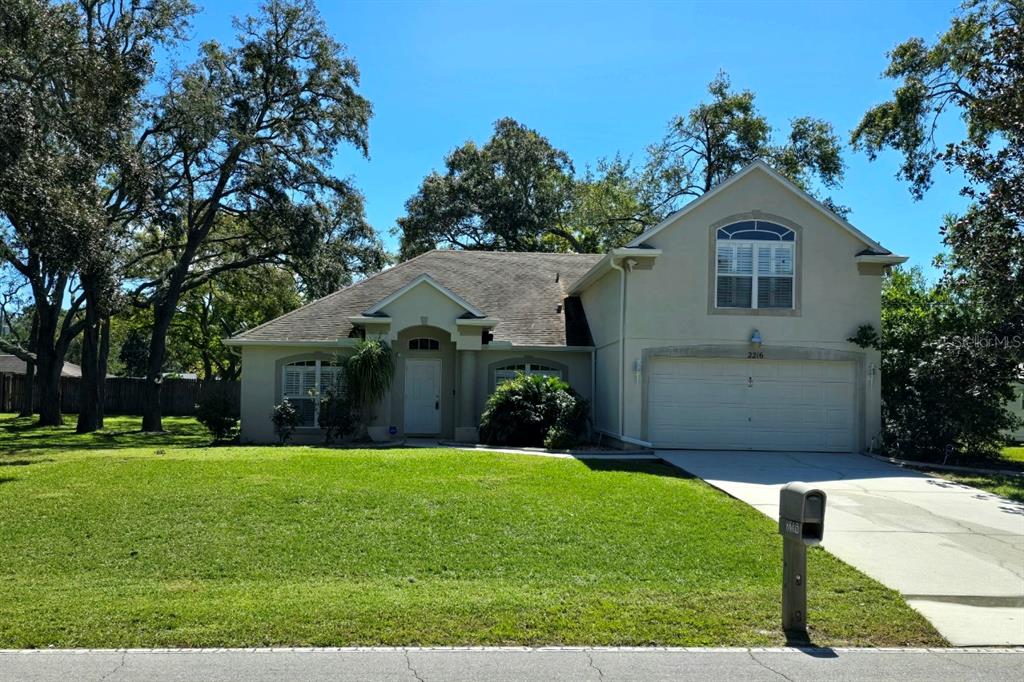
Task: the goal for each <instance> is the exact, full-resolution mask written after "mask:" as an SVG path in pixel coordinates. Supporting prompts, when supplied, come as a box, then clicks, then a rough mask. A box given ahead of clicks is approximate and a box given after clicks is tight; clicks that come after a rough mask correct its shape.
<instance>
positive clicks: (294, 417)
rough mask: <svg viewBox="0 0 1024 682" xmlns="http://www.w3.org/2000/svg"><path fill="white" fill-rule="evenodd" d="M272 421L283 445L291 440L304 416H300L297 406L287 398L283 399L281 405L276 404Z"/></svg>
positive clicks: (271, 416)
mask: <svg viewBox="0 0 1024 682" xmlns="http://www.w3.org/2000/svg"><path fill="white" fill-rule="evenodd" d="M270 421H271V422H272V423H273V424H274V433H276V434H277V438H278V440H279V441H280V442H281V445H284V444H286V443H287V442H288V441H289V440H291V437H292V434H293V433H295V429H297V428H299V424H301V423H302V417H301V416H299V411H298V410H296V409H295V406H294V405H292V404H291V403H290V402H288V399H287V398H286V399H285V400H283V401H281V404H280V405H275V406H274V411H273V412H272V413H271V415H270Z"/></svg>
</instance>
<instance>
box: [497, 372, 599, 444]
mask: <svg viewBox="0 0 1024 682" xmlns="http://www.w3.org/2000/svg"><path fill="white" fill-rule="evenodd" d="M589 411H590V405H589V403H588V402H587V401H586V400H585V399H583V398H582V397H580V395H579V394H578V393H576V391H574V390H572V388H570V387H569V384H567V383H565V382H564V381H562V380H561V379H558V378H556V377H543V376H526V375H524V374H520V375H518V376H517V377H516V378H515V379H512V380H510V381H506V382H504V383H503V384H501V385H500V386H498V388H497V389H496V390H495V391H494V393H493V394H492V395H491V397H490V398H488V400H487V405H486V407H485V408H484V413H483V415H482V416H481V418H480V440H481V441H483V442H484V443H487V444H489V445H516V446H532V447H541V446H543V447H547V448H552V449H566V448H570V447H573V446H574V445H575V444H576V443H577V442H578V441H579V439H580V437H581V436H582V435H583V432H584V431H585V430H586V427H587V416H588V414H589Z"/></svg>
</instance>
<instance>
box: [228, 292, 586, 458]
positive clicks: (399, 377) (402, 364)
mask: <svg viewBox="0 0 1024 682" xmlns="http://www.w3.org/2000/svg"><path fill="white" fill-rule="evenodd" d="M466 312H467V310H466V308H465V307H464V306H462V305H460V304H459V303H458V302H456V301H455V300H453V299H452V298H451V297H450V296H449V295H447V294H446V293H445V292H444V291H442V290H441V289H439V288H437V287H435V286H433V285H431V284H430V283H427V282H422V283H419V284H416V285H415V286H412V287H410V288H409V289H408V291H405V292H403V293H402V295H401V296H399V297H398V298H396V299H395V300H394V301H392V302H390V303H388V304H387V305H384V306H382V307H381V308H380V310H379V314H381V315H386V318H383V317H382V318H380V320H381V321H379V322H370V321H367V322H364V326H365V328H366V330H367V336H368V337H371V338H381V339H385V340H387V341H388V342H389V343H390V344H391V346H392V348H393V349H394V351H395V357H396V366H395V377H394V380H393V383H392V388H391V392H390V395H389V396H388V397H386V398H385V399H384V400H382V401H381V402H380V404H378V405H377V406H376V407H375V408H374V409H373V410H371V413H370V417H371V425H372V426H381V427H394V430H395V434H394V437H395V438H403V437H405V435H406V429H405V390H404V389H405V386H406V383H405V382H406V363H407V361H408V360H409V359H426V358H436V359H438V360H439V361H440V363H441V386H440V400H439V412H440V429H439V431H438V432H437V433H432V434H412V435H428V436H438V437H440V438H447V439H452V438H457V439H459V440H467V441H473V440H475V439H476V437H477V436H476V427H477V425H478V424H479V420H480V414H481V413H482V411H483V408H484V404H485V403H486V401H487V397H488V396H489V395H490V394H491V393H492V392H493V390H494V385H495V381H494V371H495V368H496V367H498V366H500V365H504V364H511V363H515V362H543V363H544V364H546V365H549V366H555V367H557V368H559V369H560V370H561V371H562V376H563V378H565V379H566V380H567V381H568V382H569V384H570V385H571V386H572V387H573V388H574V389H575V390H576V391H577V392H579V393H580V394H581V395H582V396H583V397H585V398H587V399H588V400H589V399H590V398H591V397H592V396H593V385H592V373H591V367H592V359H591V352H590V349H589V348H585V349H570V348H565V347H550V348H545V347H525V348H524V347H514V346H512V345H510V344H496V345H494V346H486V345H483V344H482V343H481V329H482V328H487V326H488V325H484V324H481V323H480V321H478V320H466V319H463V317H462V316H463V315H464V314H465V313H466ZM492 324H500V320H494V321H493V322H492ZM418 338H428V339H436V340H437V341H438V346H439V348H438V349H437V350H412V349H410V348H409V341H410V340H411V339H418ZM354 343H355V341H354V340H353V339H338V340H335V341H325V342H323V343H321V344H303V345H294V344H293V345H243V346H242V402H241V413H242V433H241V438H242V441H243V442H253V443H266V442H273V441H274V440H275V439H276V436H275V434H274V429H273V425H272V424H271V422H270V415H271V412H272V411H273V408H274V405H276V404H278V403H280V402H281V399H282V398H281V396H282V394H281V377H282V368H283V366H284V365H285V364H287V363H290V362H297V361H302V360H316V359H320V360H331V359H334V358H336V357H338V356H339V355H341V356H344V355H345V354H347V353H349V352H351V351H350V349H351V346H352V345H353V344H354ZM322 437H323V435H322V432H321V431H320V429H318V428H315V427H314V428H300V429H299V430H298V431H297V432H296V434H295V435H294V436H293V439H294V440H295V441H296V442H317V441H320V440H321V439H322Z"/></svg>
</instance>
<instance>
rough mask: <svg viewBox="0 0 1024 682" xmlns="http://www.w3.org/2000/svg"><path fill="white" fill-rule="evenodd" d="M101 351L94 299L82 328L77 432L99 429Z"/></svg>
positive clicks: (89, 304)
mask: <svg viewBox="0 0 1024 682" xmlns="http://www.w3.org/2000/svg"><path fill="white" fill-rule="evenodd" d="M99 351H100V321H99V319H98V314H97V312H96V306H95V304H94V303H93V302H92V301H89V302H88V303H86V307H85V329H83V330H82V378H81V380H80V381H79V382H78V424H77V425H76V427H75V432H76V433H92V432H93V431H96V430H97V429H99V427H100V426H99V421H100V411H99V385H100V380H99V377H98V376H97V370H98V369H99Z"/></svg>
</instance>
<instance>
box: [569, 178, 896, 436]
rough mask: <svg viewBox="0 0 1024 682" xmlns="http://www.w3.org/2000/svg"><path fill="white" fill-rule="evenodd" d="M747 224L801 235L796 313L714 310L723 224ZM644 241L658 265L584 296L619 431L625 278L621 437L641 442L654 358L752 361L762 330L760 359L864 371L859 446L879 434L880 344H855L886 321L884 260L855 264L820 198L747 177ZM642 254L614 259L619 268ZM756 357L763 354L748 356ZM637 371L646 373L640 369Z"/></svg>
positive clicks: (609, 417) (858, 242)
mask: <svg viewBox="0 0 1024 682" xmlns="http://www.w3.org/2000/svg"><path fill="white" fill-rule="evenodd" d="M744 219H761V220H771V221H772V222H777V223H780V224H783V225H785V226H787V227H791V228H792V229H794V230H795V231H796V233H797V248H796V258H795V263H796V283H795V289H796V291H795V297H794V299H795V309H794V310H784V311H779V310H742V311H741V310H734V309H733V310H716V309H715V307H714V278H715V271H714V267H715V250H714V241H715V240H714V231H715V229H716V228H717V227H719V226H722V225H725V224H728V223H732V222H735V221H738V220H744ZM643 246H645V247H648V248H651V249H655V250H659V251H660V254H659V255H657V257H656V258H654V266H653V267H652V268H649V269H641V268H635V269H634V270H633V271H631V272H630V271H629V270H628V267H627V268H626V272H624V273H622V274H620V272H618V271H616V270H609V271H608V272H607V273H606V274H605V275H604V276H603V277H601V278H600V279H598V280H597V281H596V282H594V283H593V284H590V285H589V286H587V287H586V289H584V290H583V291H582V292H581V296H582V299H583V302H584V308H585V309H586V311H587V317H588V320H589V321H590V324H591V332H592V334H593V337H594V345H595V348H596V349H597V353H596V357H597V362H596V369H595V373H596V376H597V377H598V382H597V383H598V387H599V388H598V395H597V404H596V406H595V425H596V427H597V428H598V429H600V430H602V431H604V432H606V433H608V434H610V435H618V423H617V421H618V419H619V415H618V412H617V410H618V407H617V401H618V392H617V390H616V388H615V384H616V383H617V380H618V379H619V377H618V372H619V362H620V359H619V357H618V355H617V353H618V343H619V334H618V331H617V328H616V324H617V321H618V315H619V287H620V286H621V284H620V278H622V277H624V278H625V282H626V283H625V309H626V311H625V329H626V332H625V341H624V345H625V354H624V358H623V360H624V362H623V365H624V368H623V377H622V378H623V380H624V385H623V396H624V399H623V403H624V409H623V413H622V421H623V431H622V435H624V436H626V437H627V438H629V439H635V440H638V441H646V439H647V431H648V429H647V424H646V423H645V405H646V402H647V401H646V394H645V386H646V382H647V372H646V371H645V370H646V367H647V364H648V363H649V362H650V361H651V359H652V358H654V357H664V356H693V357H720V358H738V359H746V357H747V354H748V352H749V351H750V350H751V344H750V341H749V340H750V338H751V335H752V333H753V331H754V330H755V329H756V330H758V331H759V332H760V335H761V338H762V339H763V343H762V345H761V349H760V350H761V352H763V353H764V357H765V359H769V360H770V359H772V358H775V359H780V360H781V359H786V360H799V359H809V360H835V361H839V362H853V363H854V364H855V365H856V371H857V376H856V379H855V381H856V382H857V401H858V404H857V406H856V409H857V412H858V414H857V417H856V418H857V423H858V424H859V426H858V429H857V431H858V433H857V445H856V447H857V449H864V448H867V447H869V446H870V445H871V444H872V443H873V442H874V441H875V439H876V438H877V436H878V434H879V432H880V430H881V377H880V376H879V372H878V366H879V355H878V353H877V351H874V350H866V349H863V348H860V347H858V346H856V345H854V344H852V343H850V342H849V341H847V339H848V338H850V337H851V336H853V335H854V333H855V332H856V331H857V328H858V327H859V326H860V325H863V324H870V325H873V326H874V327H875V329H880V328H881V296H880V292H881V285H882V282H881V278H882V274H883V272H884V270H883V268H882V267H865V266H864V265H863V264H858V262H857V259H856V255H857V254H858V253H859V252H861V251H863V250H864V249H865V248H866V244H865V242H864V241H863V240H862V239H860V238H858V236H857V235H855V234H853V233H851V232H849V231H848V230H845V229H843V228H842V226H841V225H840V224H838V223H837V222H836V221H835V220H832V219H831V218H829V217H828V216H827V215H826V214H824V213H823V212H822V211H821V210H820V209H818V208H815V207H814V205H813V204H811V203H809V202H807V201H805V200H804V199H802V198H800V197H799V196H797V195H796V194H794V193H793V192H792V191H791V190H789V189H787V188H786V187H784V186H783V185H781V184H780V183H779V182H778V181H777V180H776V179H775V178H774V177H773V176H772V175H770V174H768V173H764V172H752V173H748V174H746V175H744V176H743V177H742V178H739V179H738V180H737V181H736V182H734V183H733V184H732V185H731V186H730V187H729V188H728V190H727V191H722V192H720V193H718V194H716V195H715V196H713V197H709V198H707V200H706V201H703V202H701V204H700V205H699V206H697V207H695V208H694V209H693V210H690V211H687V212H685V213H684V214H682V215H681V216H680V217H679V218H678V219H677V220H675V221H673V222H670V223H669V224H668V225H666V226H665V227H663V228H662V229H661V230H660V231H659V232H657V233H656V234H654V235H653V236H651V237H649V238H647V239H645V240H644V242H643ZM630 258H636V255H635V254H631V255H630V254H627V255H623V256H622V257H620V258H617V259H613V260H615V261H616V262H618V263H620V264H622V263H625V262H626V261H627V260H629V259H630ZM750 361H751V362H757V361H758V360H750ZM638 366H639V368H640V372H637V371H636V370H637V367H638Z"/></svg>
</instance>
